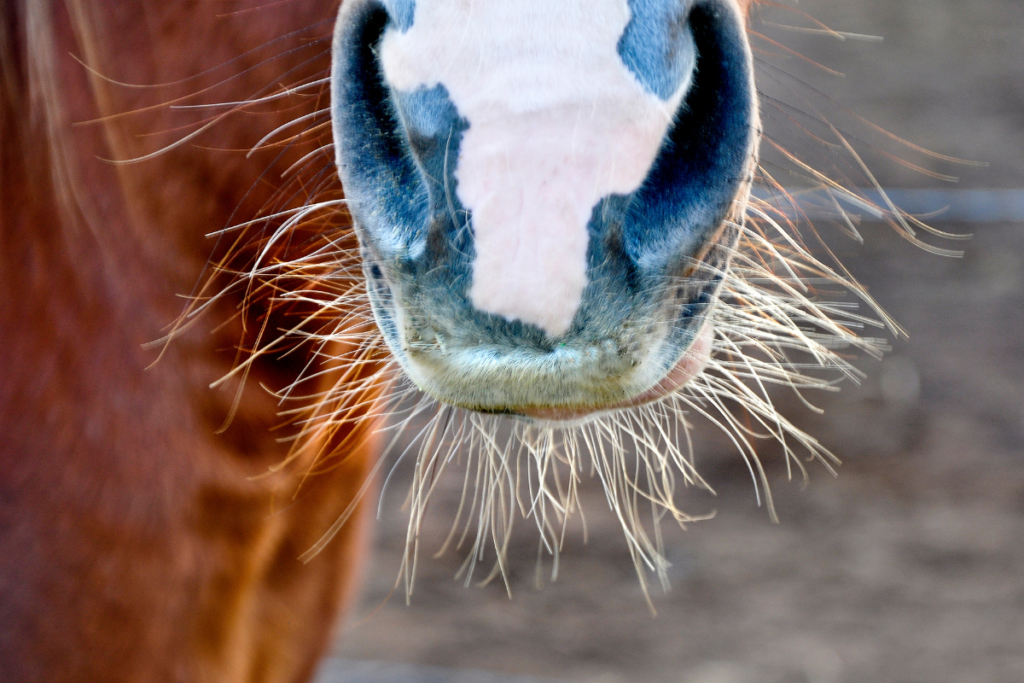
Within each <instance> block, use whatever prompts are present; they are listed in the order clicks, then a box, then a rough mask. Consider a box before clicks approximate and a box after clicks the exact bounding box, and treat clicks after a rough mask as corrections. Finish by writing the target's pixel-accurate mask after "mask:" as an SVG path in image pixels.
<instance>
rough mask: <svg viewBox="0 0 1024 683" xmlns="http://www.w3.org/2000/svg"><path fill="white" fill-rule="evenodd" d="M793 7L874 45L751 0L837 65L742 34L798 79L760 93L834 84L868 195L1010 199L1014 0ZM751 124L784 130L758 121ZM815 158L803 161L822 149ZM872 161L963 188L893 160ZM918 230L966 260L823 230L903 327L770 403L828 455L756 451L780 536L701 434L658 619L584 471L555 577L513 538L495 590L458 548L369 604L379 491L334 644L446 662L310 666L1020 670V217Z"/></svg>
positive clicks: (774, 79)
mask: <svg viewBox="0 0 1024 683" xmlns="http://www.w3.org/2000/svg"><path fill="white" fill-rule="evenodd" d="M793 7H798V8H799V10H800V11H803V12H806V13H807V14H809V15H810V16H812V17H814V18H815V19H818V20H820V21H822V22H824V23H826V24H828V25H829V26H830V27H832V28H834V29H836V30H841V31H849V32H853V33H861V34H874V35H883V36H884V37H885V41H884V42H881V43H876V42H862V41H846V42H840V41H837V40H835V39H834V38H829V37H826V36H822V35H814V34H807V33H799V32H794V31H789V30H785V29H781V28H778V27H776V26H772V25H771V24H772V23H783V24H791V25H799V26H811V25H812V24H810V23H808V22H807V21H806V20H805V19H804V18H802V17H801V16H800V14H799V13H798V12H796V11H795V10H777V9H776V10H770V11H765V12H764V13H763V17H762V22H761V24H760V25H759V24H758V23H757V22H755V25H754V28H755V30H757V31H759V32H762V33H764V34H765V35H766V36H768V37H770V38H771V39H772V40H776V41H779V42H781V43H783V44H784V45H785V46H787V47H788V48H791V49H793V50H796V51H797V52H799V53H801V54H803V55H806V56H807V57H808V58H810V59H811V60H814V61H817V62H820V63H821V64H823V65H825V66H827V67H828V68H830V69H833V70H837V71H840V72H842V73H844V74H845V78H844V77H838V76H836V75H832V74H829V73H828V72H826V71H824V70H822V69H819V68H817V67H814V66H812V65H810V64H808V63H806V62H804V61H803V60H801V59H798V58H796V57H792V56H786V54H785V52H784V51H783V50H781V49H779V48H777V47H775V46H773V45H772V44H771V43H769V42H767V41H765V40H759V41H757V45H758V46H759V47H760V48H761V49H762V53H761V56H762V57H763V58H764V59H765V60H766V61H769V62H770V63H771V64H774V65H775V66H774V67H770V68H772V69H774V68H776V67H777V68H781V69H783V70H785V71H787V72H789V73H791V74H793V75H795V76H796V77H797V78H798V79H800V81H802V82H803V85H802V86H797V85H795V84H794V83H795V82H789V84H788V85H782V84H781V81H780V80H779V79H780V78H781V77H779V76H778V75H777V74H778V72H777V71H772V72H771V74H772V76H771V77H769V78H762V80H761V85H762V87H763V88H764V89H765V90H766V91H768V92H770V93H772V94H773V96H777V97H779V98H780V99H786V101H787V102H789V103H791V104H794V105H796V104H799V103H800V102H799V100H800V97H798V96H797V95H794V93H796V92H798V91H799V88H800V87H802V88H804V90H803V91H800V92H803V93H804V95H803V96H806V97H807V98H808V99H807V100H806V102H814V103H815V104H814V106H818V104H819V103H820V99H815V98H817V97H818V96H817V95H815V94H813V93H814V91H815V90H817V91H820V92H823V93H825V94H827V95H828V96H829V97H830V98H832V100H833V101H834V102H835V103H836V104H835V106H834V107H833V108H832V109H831V111H830V114H829V115H830V117H833V116H834V117H835V119H836V120H837V121H838V123H839V124H840V125H841V126H842V128H843V130H844V131H846V132H847V133H849V134H850V135H851V136H853V137H856V138H858V139H860V140H863V142H864V147H862V148H861V149H862V151H864V153H865V158H866V159H867V160H868V161H869V162H870V164H871V166H872V169H873V170H874V171H875V172H876V174H877V175H878V178H879V180H880V181H881V183H882V184H883V185H886V186H889V187H940V188H944V189H956V188H1024V5H1022V3H1021V0H975V1H970V2H969V1H966V0H842V1H831V2H829V1H826V0H801V2H800V4H799V6H793ZM768 68H769V67H765V69H766V71H767V69H768ZM808 93H811V94H808ZM795 100H797V101H795ZM800 106H804V107H806V106H810V105H808V104H801V105H800ZM823 106H824V105H823ZM846 106H848V107H850V108H852V109H854V110H855V111H856V112H858V113H859V114H862V115H863V116H865V117H866V118H868V119H870V120H871V121H873V122H875V123H877V124H879V125H880V126H882V127H884V128H886V129H887V130H889V131H891V132H893V133H895V134H897V135H899V136H902V137H904V138H906V139H909V140H911V141H913V142H915V143H917V144H920V145H923V146H926V147H928V148H930V149H933V150H936V151H938V152H941V153H943V154H948V155H953V156H958V157H964V158H967V159H975V160H982V161H987V162H989V163H990V165H989V166H988V167H987V168H979V167H973V166H958V165H956V164H951V163H948V162H941V161H937V160H929V159H928V158H927V157H924V156H921V155H919V154H915V153H912V152H910V151H908V150H907V149H906V148H901V147H900V146H899V145H897V144H896V143H893V142H891V141H889V140H887V139H886V138H884V137H882V136H880V135H878V134H876V133H874V132H872V131H871V130H870V129H869V128H867V127H865V126H864V125H863V124H859V123H858V122H857V121H856V120H855V119H852V118H850V117H849V116H847V115H846V114H845V113H844V112H843V111H842V107H846ZM824 110H826V111H828V108H827V107H825V108H824ZM768 124H769V130H773V128H772V127H773V126H775V127H776V128H775V130H778V129H780V128H782V129H784V128H785V126H784V125H783V124H782V122H781V121H780V120H779V117H775V118H774V119H772V120H769V122H768ZM779 135H780V136H784V135H785V131H783V132H780V133H779ZM872 145H874V146H876V147H877V149H876V150H875V151H871V146H872ZM821 152H822V150H821V148H820V146H818V147H815V146H814V145H810V146H809V147H808V149H807V150H806V153H807V154H808V155H810V156H815V155H817V158H820V159H824V160H825V163H830V162H829V160H828V156H827V154H826V155H824V156H821ZM886 152H889V153H892V154H897V155H900V156H902V157H904V158H906V159H908V160H910V161H912V162H913V163H917V164H921V165H923V166H925V167H926V168H928V169H929V170H931V171H934V172H939V173H943V174H952V175H958V176H960V178H961V181H960V183H959V184H958V185H947V184H945V183H942V182H940V181H938V180H935V179H933V178H930V177H928V176H926V175H922V174H920V173H917V172H914V171H911V170H908V169H906V168H904V167H902V166H900V165H899V164H898V163H897V162H894V161H893V160H892V159H888V158H886V156H885V153H886ZM835 163H836V164H837V167H838V168H841V167H842V163H841V162H835ZM935 208H936V209H938V208H941V207H940V206H936V207H935ZM936 226H937V227H940V228H942V229H945V230H950V231H953V232H973V233H974V238H973V239H972V240H971V241H970V242H969V243H968V244H967V245H966V251H967V253H966V256H965V257H964V258H963V259H959V260H954V259H943V258H939V257H935V256H931V255H928V254H926V253H924V252H922V251H920V250H918V249H916V248H915V247H913V246H911V245H909V244H907V243H906V242H904V241H902V240H900V239H899V238H898V237H896V236H895V235H894V234H893V233H892V231H891V230H890V229H889V228H887V227H886V226H884V225H878V224H872V225H864V226H863V228H862V231H863V233H864V235H865V237H866V239H867V244H866V245H865V246H864V247H859V246H857V245H856V244H854V243H853V242H852V241H850V240H847V239H845V238H843V237H842V236H841V235H839V234H838V233H837V232H832V233H828V232H827V229H825V228H823V232H826V237H828V238H829V240H830V243H831V244H832V245H834V246H835V247H836V248H837V250H838V251H839V252H840V253H841V254H842V256H843V259H844V261H845V262H846V263H847V265H848V266H849V267H850V269H851V270H852V272H853V273H854V274H855V275H856V276H857V277H858V278H860V279H861V280H862V281H863V282H864V283H865V284H866V285H868V286H869V288H870V290H871V292H872V293H873V294H874V295H875V297H876V298H877V299H878V300H879V301H880V302H882V304H883V305H884V306H885V307H886V308H887V309H888V310H889V312H890V313H891V314H892V315H893V316H894V317H895V318H896V319H897V320H898V321H899V322H900V324H902V325H903V326H904V328H905V329H906V330H907V331H908V333H909V339H900V340H897V341H895V342H894V351H893V353H892V354H891V356H889V357H888V358H887V359H886V360H885V361H884V362H882V363H881V364H879V363H877V362H874V361H871V360H869V359H865V360H863V361H862V362H860V367H862V368H863V369H864V370H865V371H866V372H867V373H868V379H867V380H866V381H865V383H864V384H863V385H862V386H860V387H856V386H853V385H847V386H845V388H844V389H843V391H842V393H841V394H839V395H835V396H819V397H817V400H818V403H819V405H821V406H823V407H824V408H826V414H825V415H824V416H820V417H819V416H816V415H813V414H811V413H810V412H809V411H807V410H805V409H803V408H802V407H801V406H800V405H799V404H797V403H796V402H795V401H793V400H791V399H789V398H787V397H785V396H784V395H780V399H779V400H780V403H781V404H782V405H783V406H784V408H785V410H786V412H787V414H789V415H791V416H793V417H794V418H795V420H796V422H797V423H798V424H800V425H801V426H802V427H804V428H805V429H807V430H808V431H810V432H812V433H813V434H816V435H818V436H819V437H820V438H821V440H822V441H823V442H824V443H826V444H827V445H828V446H829V447H831V448H832V449H833V450H834V451H835V452H836V453H837V454H839V455H840V456H841V457H842V458H843V461H844V464H843V466H842V468H841V471H840V475H839V477H838V478H837V479H833V478H832V477H830V476H829V475H828V473H827V472H826V471H825V470H824V469H823V468H821V467H817V466H812V467H811V468H810V470H811V481H810V485H809V486H808V487H807V488H803V487H802V486H801V485H800V484H799V483H798V482H794V483H787V482H786V480H785V476H784V471H783V470H782V469H781V467H779V465H780V464H781V463H780V460H779V459H778V458H773V457H772V455H773V451H771V449H767V450H766V451H765V459H766V461H768V462H769V463H771V464H773V465H774V467H773V468H772V470H771V472H772V479H773V481H774V493H775V496H776V501H777V507H778V511H779V515H780V517H781V523H780V524H778V525H773V524H772V523H771V522H770V521H769V519H768V515H767V513H766V512H765V510H764V509H763V508H761V509H759V508H757V507H756V505H755V501H754V493H753V488H752V486H751V482H750V479H749V477H748V475H747V473H746V469H745V468H744V466H743V465H742V463H741V462H740V461H739V458H738V457H737V456H736V455H735V454H734V453H733V452H731V451H730V450H729V448H728V447H727V446H726V445H725V444H724V442H722V440H721V439H719V438H717V437H715V436H714V435H712V434H710V433H709V432H708V431H707V430H706V429H705V430H702V431H701V434H700V435H699V443H698V448H699V451H698V452H699V461H698V462H699V463H700V466H701V472H702V474H703V475H704V476H705V477H706V478H707V479H708V480H709V481H710V482H711V484H712V485H713V486H714V487H715V488H716V489H717V492H718V496H717V498H712V497H711V496H710V495H708V494H706V493H703V492H699V491H694V492H692V493H690V494H687V498H686V505H687V508H688V509H689V510H691V511H693V512H704V511H710V510H717V517H716V518H715V519H714V520H711V521H707V522H702V523H700V524H697V525H694V526H692V527H690V528H689V529H688V530H686V531H680V530H678V529H675V528H666V542H667V545H668V548H669V557H670V559H671V561H672V562H673V567H672V569H671V579H672V589H671V591H670V592H668V593H663V592H661V591H660V590H655V591H654V592H653V601H654V605H655V607H656V609H657V611H658V616H657V618H652V616H651V614H650V611H649V610H648V607H647V605H646V604H645V602H644V600H643V597H642V594H641V592H640V589H639V586H638V583H637V580H636V576H635V574H634V573H633V567H632V564H631V562H630V560H629V557H628V555H627V553H626V548H625V544H624V542H623V540H622V537H621V532H620V530H619V527H618V525H617V523H616V522H615V520H614V519H613V518H612V517H611V515H610V514H609V513H608V512H607V509H606V507H605V505H604V503H603V500H602V497H601V494H600V492H599V491H598V490H597V488H596V486H594V487H591V489H590V490H589V491H588V492H587V494H586V497H587V503H588V505H587V507H586V509H587V510H588V512H589V514H588V517H587V521H588V524H589V541H588V542H587V543H586V544H584V542H583V538H582V533H581V532H580V530H579V527H578V526H577V527H574V533H573V534H570V537H569V539H568V541H567V544H566V549H565V552H564V554H563V556H562V567H561V575H560V578H559V580H558V582H557V583H555V584H547V585H545V586H544V587H543V588H541V589H536V588H534V583H533V577H534V569H535V558H536V546H535V538H534V537H533V536H531V535H530V534H529V533H523V534H522V538H521V540H520V542H519V543H520V545H519V547H520V549H521V550H522V555H521V556H520V558H519V559H517V560H516V561H514V563H513V568H512V582H513V589H514V599H513V600H511V601H510V600H509V599H508V597H507V596H506V594H505V592H504V589H503V587H502V586H501V585H500V584H493V585H490V586H488V587H485V588H482V589H478V588H470V589H466V588H463V587H462V584H461V583H459V582H457V581H456V580H455V579H454V578H453V577H454V575H455V573H456V571H457V569H458V566H459V563H460V561H461V559H462V556H461V554H460V553H449V554H448V555H446V556H444V557H442V558H441V559H438V560H431V559H429V557H428V558H427V559H425V561H423V562H422V563H421V565H420V568H419V573H418V577H417V586H416V592H415V594H414V595H413V596H412V601H411V605H410V606H406V605H405V602H404V600H403V595H402V593H401V592H398V593H396V594H395V595H394V596H393V597H391V598H390V599H388V595H389V593H390V591H391V588H392V585H393V581H394V578H395V576H396V574H397V572H398V563H399V554H400V552H401V548H402V542H403V538H404V518H403V516H402V513H401V512H400V511H399V510H398V509H397V507H398V505H399V504H400V498H399V497H398V496H392V498H391V499H389V501H386V503H385V508H384V513H383V518H382V520H381V522H380V525H379V528H378V532H377V539H376V550H375V557H374V558H373V563H372V567H371V568H370V570H369V571H368V575H367V581H366V585H365V590H364V595H363V597H362V601H361V606H360V608H359V610H358V613H357V614H356V615H355V616H354V617H353V618H352V619H350V620H349V622H348V623H347V624H346V625H345V626H344V627H343V628H342V629H341V631H342V632H341V633H340V635H339V640H338V646H337V655H338V656H340V657H342V658H344V659H346V660H377V661H385V662H392V663H410V664H416V665H431V666H434V667H444V668H445V670H441V669H425V670H424V669H420V670H419V673H415V672H414V671H413V670H412V669H405V668H392V669H388V670H384V671H383V673H381V669H380V667H379V666H377V667H374V666H370V665H365V664H362V665H358V666H354V667H353V666H351V665H349V666H346V665H344V664H339V663H338V662H333V663H331V664H330V670H329V671H327V670H325V675H326V674H329V676H330V678H331V679H332V680H340V681H359V682H362V681H370V680H374V681H378V680H381V681H382V680H402V681H412V680H422V681H437V682H440V681H455V680H458V681H460V682H461V681H485V680H486V681H496V680H499V679H497V678H485V677H482V675H479V674H468V675H467V674H461V675H462V677H461V678H460V677H457V675H456V674H455V673H453V672H452V671H451V670H456V669H458V670H466V669H476V670H487V671H491V672H497V673H505V674H509V675H517V676H535V677H540V678H548V679H558V680H565V681H593V682H594V683H613V682H617V681H630V682H637V683H646V682H650V683H654V682H657V683H663V682H664V683H669V682H672V683H754V682H757V683H860V682H864V683H890V682H891V683H940V682H944V681H950V682H954V681H955V682H957V683H982V682H984V683H1002V682H1006V683H1019V682H1020V681H1024V225H1022V224H1021V223H981V224H976V225H967V224H963V223H950V222H942V221H941V220H939V221H936ZM944 246H949V245H944ZM452 495H454V493H453V494H452ZM439 507H440V508H443V506H439ZM441 516H442V515H435V520H437V521H438V526H437V527H436V528H434V527H431V528H428V529H427V530H425V532H424V533H425V537H426V539H427V547H428V548H433V547H437V545H438V542H439V539H440V538H441V537H443V534H444V532H445V531H446V529H445V528H444V527H443V525H442V524H441V522H442V521H443V520H442V519H440V518H441ZM525 527H526V525H522V529H523V530H524V532H525V530H526V529H525ZM431 543H433V545H431ZM375 671H376V672H377V673H374V672H375ZM501 680H504V679H501ZM516 680H520V679H516Z"/></svg>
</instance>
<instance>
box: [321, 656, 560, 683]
mask: <svg viewBox="0 0 1024 683" xmlns="http://www.w3.org/2000/svg"><path fill="white" fill-rule="evenodd" d="M314 681H315V683H560V682H559V681H552V680H547V679H540V678H531V677H528V676H510V675H508V674H499V673H494V672H490V671H473V670H455V669H443V668H440V667H434V666H413V665H411V664H395V663H391V662H366V661H353V660H346V659H338V658H336V657H331V658H328V659H325V660H324V661H323V663H321V665H320V671H319V673H318V675H317V677H316V678H315V679H314Z"/></svg>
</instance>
